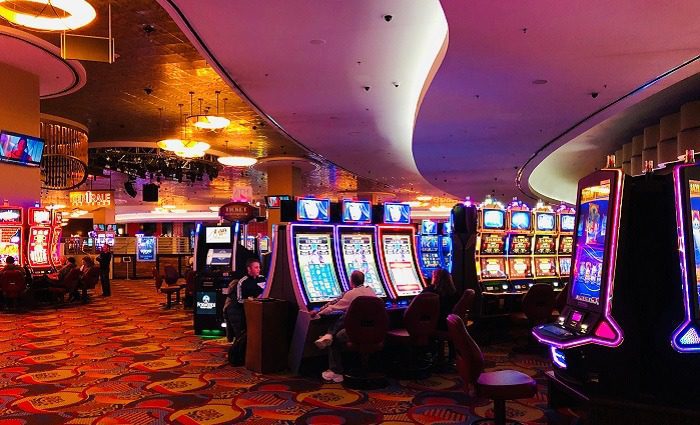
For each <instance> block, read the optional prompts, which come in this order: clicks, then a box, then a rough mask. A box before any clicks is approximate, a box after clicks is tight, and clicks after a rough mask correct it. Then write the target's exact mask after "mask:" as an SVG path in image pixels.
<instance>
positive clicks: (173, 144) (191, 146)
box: [158, 92, 211, 158]
mask: <svg viewBox="0 0 700 425" xmlns="http://www.w3.org/2000/svg"><path fill="white" fill-rule="evenodd" d="M190 93H192V92H190ZM178 106H179V107H180V125H181V126H182V138H181V139H175V138H173V139H164V140H161V141H159V142H158V147H159V148H161V149H163V150H164V151H169V152H172V153H174V154H175V155H177V156H179V157H180V158H201V157H203V156H204V155H205V154H206V153H207V149H209V148H210V147H211V145H210V144H209V143H206V142H202V141H199V140H192V139H189V138H188V137H187V129H186V126H185V125H182V106H183V105H182V103H180V104H179V105H178ZM191 109H192V106H191V105H190V110H191ZM161 114H162V111H161Z"/></svg>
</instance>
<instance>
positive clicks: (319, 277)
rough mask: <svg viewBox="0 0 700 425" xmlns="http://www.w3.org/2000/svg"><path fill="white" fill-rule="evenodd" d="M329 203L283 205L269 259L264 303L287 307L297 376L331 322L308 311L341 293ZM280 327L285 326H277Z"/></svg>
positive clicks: (305, 200) (298, 201) (313, 201)
mask: <svg viewBox="0 0 700 425" xmlns="http://www.w3.org/2000/svg"><path fill="white" fill-rule="evenodd" d="M330 210H331V205H330V201H329V200H328V199H316V198H298V199H296V200H282V201H281V212H280V216H281V219H282V221H283V222H286V224H280V225H278V226H277V227H276V230H275V233H274V235H273V238H272V241H273V243H272V248H273V252H272V259H271V265H270V274H269V280H268V284H267V286H266V287H265V290H264V292H263V295H262V297H263V298H278V299H282V300H286V301H288V302H289V303H290V304H291V306H292V307H291V311H290V314H291V316H296V317H295V319H291V317H290V322H291V323H293V325H294V328H293V330H292V340H291V343H290V348H289V368H290V370H291V371H292V372H294V373H298V371H299V368H300V367H301V365H302V361H303V360H304V359H305V358H308V357H314V356H318V355H321V354H322V353H321V352H320V351H319V350H318V349H317V348H316V346H315V345H314V344H313V341H314V340H316V339H317V338H318V337H319V336H321V335H322V334H324V333H325V332H326V331H327V329H328V326H329V323H328V322H327V321H326V320H325V319H324V318H322V319H319V320H312V319H311V312H312V311H314V310H318V309H319V308H320V307H322V306H323V305H324V304H325V303H327V302H328V301H331V300H333V299H335V298H336V297H338V296H340V295H341V294H342V291H343V286H342V284H341V278H340V276H339V273H338V268H337V267H336V264H338V262H337V257H336V255H335V249H334V242H335V229H334V226H333V225H332V224H330V219H331V211H330ZM280 326H284V324H280Z"/></svg>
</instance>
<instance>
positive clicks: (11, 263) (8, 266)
mask: <svg viewBox="0 0 700 425" xmlns="http://www.w3.org/2000/svg"><path fill="white" fill-rule="evenodd" d="M10 270H20V271H22V272H24V270H22V267H20V266H18V265H17V263H15V257H13V256H11V255H8V256H7V257H6V258H5V268H4V269H2V271H3V272H4V271H10Z"/></svg>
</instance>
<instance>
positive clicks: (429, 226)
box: [420, 220, 437, 235]
mask: <svg viewBox="0 0 700 425" xmlns="http://www.w3.org/2000/svg"><path fill="white" fill-rule="evenodd" d="M420 233H421V235H437V223H436V222H434V221H433V220H423V221H422V222H421V224H420Z"/></svg>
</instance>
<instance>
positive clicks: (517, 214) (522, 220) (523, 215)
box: [510, 211, 532, 230]
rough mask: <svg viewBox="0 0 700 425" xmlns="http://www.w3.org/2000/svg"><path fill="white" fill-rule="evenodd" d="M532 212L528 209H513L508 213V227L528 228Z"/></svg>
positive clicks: (516, 228) (515, 228) (514, 228)
mask: <svg viewBox="0 0 700 425" xmlns="http://www.w3.org/2000/svg"><path fill="white" fill-rule="evenodd" d="M531 218H532V214H530V212H529V211H513V212H512V213H511V214H510V228H511V229H513V230H530V229H531V222H530V220H531Z"/></svg>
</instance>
